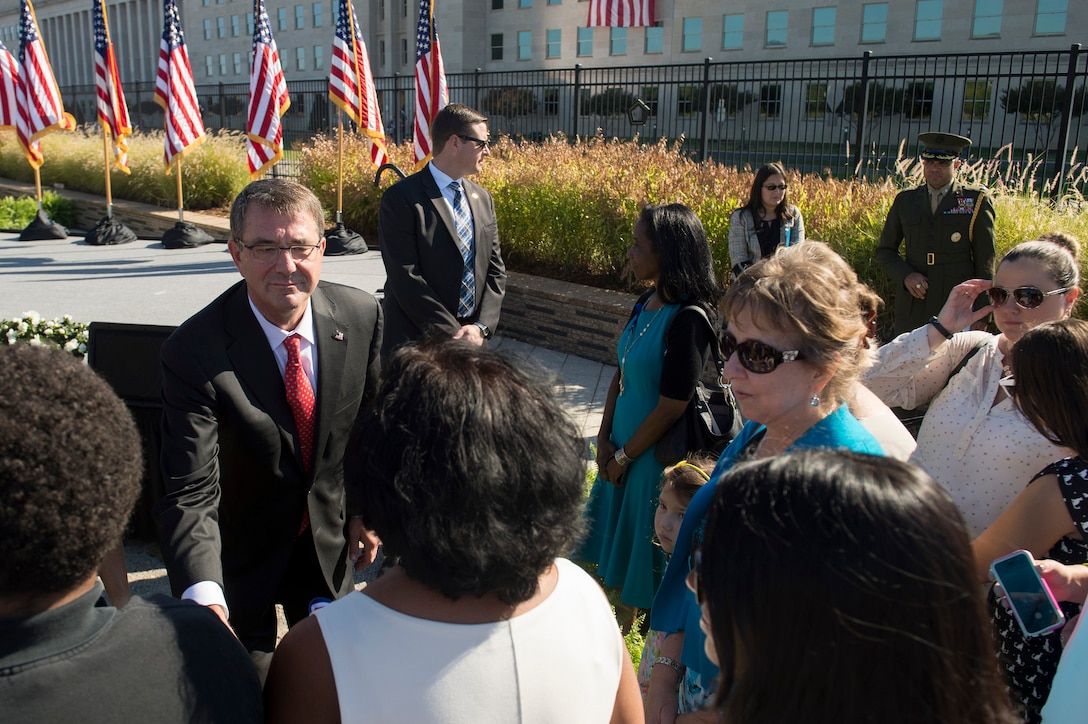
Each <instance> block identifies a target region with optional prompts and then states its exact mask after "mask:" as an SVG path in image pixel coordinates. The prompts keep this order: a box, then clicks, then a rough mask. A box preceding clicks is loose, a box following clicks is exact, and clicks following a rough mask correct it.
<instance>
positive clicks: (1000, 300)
mask: <svg viewBox="0 0 1088 724" xmlns="http://www.w3.org/2000/svg"><path fill="white" fill-rule="evenodd" d="M1068 291H1069V287H1062V288H1061V289H1055V290H1054V291H1052V292H1044V291H1043V290H1042V289H1039V288H1037V287H1017V288H1016V289H1005V288H1004V287H990V289H989V290H988V291H987V292H986V293H987V294H989V295H990V304H992V305H994V306H995V307H1003V306H1005V302H1007V301H1009V295H1010V294H1011V295H1012V298H1013V299H1015V300H1016V303H1017V304H1018V305H1020V306H1021V307H1023V308H1024V309H1035V308H1036V307H1038V306H1039V305H1040V304H1042V303H1043V301H1045V299H1046V297H1053V296H1054V295H1055V294H1065V293H1066V292H1068Z"/></svg>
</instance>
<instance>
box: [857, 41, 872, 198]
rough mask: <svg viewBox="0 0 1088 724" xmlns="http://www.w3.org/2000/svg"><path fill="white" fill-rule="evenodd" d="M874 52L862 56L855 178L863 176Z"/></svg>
mask: <svg viewBox="0 0 1088 724" xmlns="http://www.w3.org/2000/svg"><path fill="white" fill-rule="evenodd" d="M872 55H873V51H871V50H866V51H865V52H864V53H862V55H861V84H860V88H859V90H860V91H861V113H859V114H858V132H857V135H856V136H854V178H855V179H856V178H858V176H859V175H860V174H861V164H862V162H863V161H864V160H865V131H866V128H865V122H866V118H867V116H868V115H869V59H870V58H871V57H872Z"/></svg>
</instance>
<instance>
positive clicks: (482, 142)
mask: <svg viewBox="0 0 1088 724" xmlns="http://www.w3.org/2000/svg"><path fill="white" fill-rule="evenodd" d="M456 135H457V137H458V138H460V139H461V140H462V141H468V142H469V143H472V144H475V145H476V150H477V151H482V150H484V149H485V148H487V147H488V146H490V145H491V141H490V140H488V139H484V138H475V137H474V136H466V135H465V134H463V133H458V134H456Z"/></svg>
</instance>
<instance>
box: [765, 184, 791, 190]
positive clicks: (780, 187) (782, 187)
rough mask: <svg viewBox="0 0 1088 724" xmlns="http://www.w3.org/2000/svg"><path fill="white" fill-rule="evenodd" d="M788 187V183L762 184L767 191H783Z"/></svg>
mask: <svg viewBox="0 0 1088 724" xmlns="http://www.w3.org/2000/svg"><path fill="white" fill-rule="evenodd" d="M789 187H790V185H789V184H778V185H775V184H763V188H765V189H767V190H768V191H785V190H786V189H788V188H789Z"/></svg>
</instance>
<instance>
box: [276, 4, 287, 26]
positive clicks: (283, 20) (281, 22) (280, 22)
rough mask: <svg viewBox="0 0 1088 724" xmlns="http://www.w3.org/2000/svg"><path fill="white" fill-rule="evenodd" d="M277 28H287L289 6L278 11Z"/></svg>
mask: <svg viewBox="0 0 1088 724" xmlns="http://www.w3.org/2000/svg"><path fill="white" fill-rule="evenodd" d="M276 30H287V8H280V9H279V10H277V11H276Z"/></svg>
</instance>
